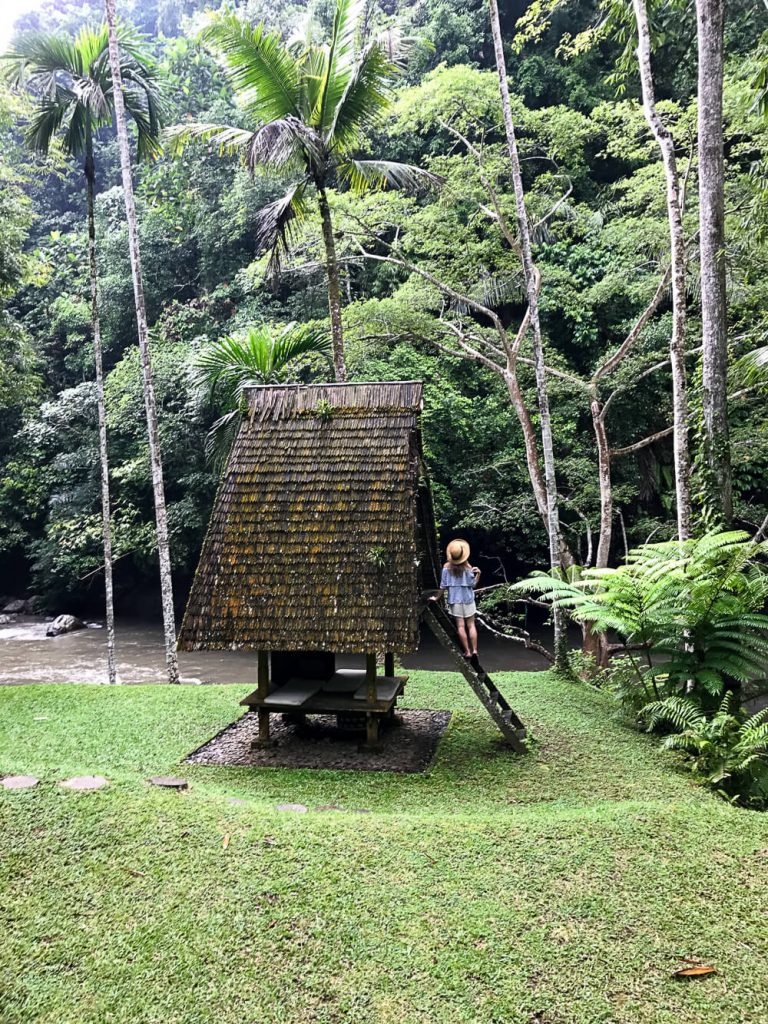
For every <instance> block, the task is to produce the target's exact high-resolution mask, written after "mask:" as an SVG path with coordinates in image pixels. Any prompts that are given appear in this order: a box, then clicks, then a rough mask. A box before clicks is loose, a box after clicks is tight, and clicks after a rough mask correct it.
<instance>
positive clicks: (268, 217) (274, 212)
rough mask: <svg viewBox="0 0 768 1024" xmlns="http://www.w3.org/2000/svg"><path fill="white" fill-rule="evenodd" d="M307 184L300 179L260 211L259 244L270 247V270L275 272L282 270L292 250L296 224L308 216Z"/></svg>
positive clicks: (258, 223)
mask: <svg viewBox="0 0 768 1024" xmlns="http://www.w3.org/2000/svg"><path fill="white" fill-rule="evenodd" d="M306 187H307V183H306V181H301V182H298V183H297V184H296V185H293V186H291V188H289V189H288V191H287V192H286V193H285V195H284V196H281V197H280V199H276V200H275V201H274V202H272V203H268V204H267V205H266V206H265V207H264V208H263V209H262V210H261V211H260V213H259V217H258V220H257V222H256V244H257V245H258V246H259V248H262V249H269V250H270V259H269V268H268V270H269V272H270V273H271V274H272V275H273V276H276V275H277V274H279V272H280V265H281V262H282V259H283V257H284V256H286V255H287V254H288V252H289V251H290V247H291V242H292V239H293V234H294V231H295V229H296V227H297V226H298V225H299V224H300V223H302V222H303V221H304V220H305V219H306V216H307V205H306V200H305V193H306Z"/></svg>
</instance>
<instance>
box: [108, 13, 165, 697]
mask: <svg viewBox="0 0 768 1024" xmlns="http://www.w3.org/2000/svg"><path fill="white" fill-rule="evenodd" d="M105 7H106V13H107V25H108V27H109V62H110V65H111V68H112V82H113V91H114V103H115V126H116V129H117V141H118V146H119V149H120V167H121V170H122V175H123V193H124V196H125V216H126V221H127V224H128V248H129V250H130V255H131V271H132V274H133V294H134V298H135V301H136V323H137V328H138V339H139V352H140V355H141V372H142V378H143V384H144V406H145V409H146V414H147V432H148V434H149V457H150V464H151V469H152V489H153V492H154V498H155V521H156V528H157V552H158V556H159V561H160V591H161V595H162V603H163V630H164V633H165V661H166V666H167V669H168V682H169V683H178V681H179V666H178V659H177V657H176V622H175V616H174V610H173V585H172V581H171V555H170V549H169V545H168V516H167V512H166V507H165V488H164V486H163V464H162V459H161V455H160V437H159V433H158V429H157V406H156V403H155V388H154V382H153V379H152V363H151V359H150V353H149V331H148V329H147V311H146V306H145V302H144V283H143V279H142V272H141V252H140V249H139V231H138V225H137V221H136V204H135V200H134V195H133V178H132V170H131V150H130V145H129V142H128V128H127V124H126V118H125V101H124V99H123V81H122V75H121V73H120V51H119V48H118V43H117V33H116V27H115V22H116V18H115V0H105Z"/></svg>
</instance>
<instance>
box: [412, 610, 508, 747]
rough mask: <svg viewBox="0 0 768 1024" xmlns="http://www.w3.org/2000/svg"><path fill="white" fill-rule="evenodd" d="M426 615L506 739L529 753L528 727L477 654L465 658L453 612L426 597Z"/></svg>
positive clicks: (429, 624) (427, 620)
mask: <svg viewBox="0 0 768 1024" xmlns="http://www.w3.org/2000/svg"><path fill="white" fill-rule="evenodd" d="M423 616H424V619H425V621H426V623H427V625H428V626H429V628H430V629H431V630H432V632H433V633H434V634H435V636H436V637H437V639H438V640H439V641H440V643H441V644H442V645H443V647H444V648H445V649H446V651H448V653H449V654H450V655H451V657H452V658H453V660H454V663H455V664H456V667H457V668H458V670H459V671H460V672H461V674H462V675H463V676H464V678H465V679H466V680H467V682H468V683H469V685H470V686H471V687H472V689H473V691H474V693H475V696H476V697H477V699H478V700H479V701H480V703H481V704H482V705H483V707H484V708H485V710H486V711H487V712H488V714H489V715H490V716H491V718H492V719H493V720H494V722H495V723H496V725H497V726H498V728H499V731H500V732H501V733H502V735H503V736H504V739H505V740H506V741H507V743H509V745H510V746H511V747H512V749H513V750H516V751H517V753H518V754H526V753H527V752H528V748H527V746H526V743H525V737H526V729H525V726H524V725H523V723H522V722H521V721H520V719H519V718H518V717H517V715H516V714H515V712H514V711H513V710H512V708H511V707H510V706H509V704H508V702H507V700H506V699H505V697H504V695H503V694H502V693H501V691H500V690H499V689H498V688H497V686H496V685H495V683H494V681H493V680H492V679H491V677H490V676H489V675H488V673H487V672H486V671H485V669H484V668H483V667H482V665H481V664H480V662H479V661H478V659H477V656H476V655H475V656H474V657H473V658H471V659H470V658H465V657H464V655H463V654H462V651H461V646H460V645H459V637H458V634H457V632H456V627H455V626H454V624H453V620H452V619H451V616H450V615H448V613H447V612H446V611H445V609H444V608H443V607H442V606H441V605H440V604H439V603H438V602H437V601H429V600H428V601H427V602H426V604H425V606H424V611H423Z"/></svg>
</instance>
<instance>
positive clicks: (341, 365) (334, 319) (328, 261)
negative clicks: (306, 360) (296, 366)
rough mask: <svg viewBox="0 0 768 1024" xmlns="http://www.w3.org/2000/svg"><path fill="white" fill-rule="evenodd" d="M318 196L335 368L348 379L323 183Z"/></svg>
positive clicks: (333, 247) (339, 377)
mask: <svg viewBox="0 0 768 1024" xmlns="http://www.w3.org/2000/svg"><path fill="white" fill-rule="evenodd" d="M317 198H318V202H319V203H320V217H321V219H322V222H323V243H324V244H325V270H326V274H327V275H328V310H329V312H330V314H331V341H332V344H333V368H334V371H335V373H336V380H337V381H345V380H346V379H347V367H346V364H345V362H344V335H343V333H342V328H341V285H340V282H339V263H338V260H337V258H336V242H335V241H334V238H333V221H332V220H331V208H330V206H329V204H328V196H327V194H326V191H325V189H324V188H323V187H322V185H320V184H318V185H317Z"/></svg>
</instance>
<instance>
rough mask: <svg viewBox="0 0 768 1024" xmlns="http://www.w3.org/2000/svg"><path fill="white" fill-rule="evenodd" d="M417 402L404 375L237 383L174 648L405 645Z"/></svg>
mask: <svg viewBox="0 0 768 1024" xmlns="http://www.w3.org/2000/svg"><path fill="white" fill-rule="evenodd" d="M421 401H422V385H421V384H420V383H417V382H404V383H375V384H342V385H334V384H319V385H310V386H282V385H281V386H276V387H259V388H253V389H251V390H250V391H249V393H248V404H249V415H248V416H247V418H246V419H245V420H244V422H243V425H242V427H241V429H240V432H239V434H238V437H237V440H236V442H235V445H234V447H233V450H232V453H231V455H230V458H229V462H228V465H227V468H226V471H225V473H224V476H223V479H222V482H221V486H220V489H219V493H218V495H217V498H216V503H215V507H214V511H213V515H212V518H211V522H210V526H209V529H208V534H207V537H206V539H205V543H204V545H203V549H202V553H201V556H200V564H199V566H198V569H197V574H196V576H195V580H194V583H193V586H192V592H191V594H190V598H189V603H188V606H187V610H186V614H185V617H184V622H183V624H182V628H181V634H180V637H179V649H180V650H185V651H190V650H201V649H203V650H204V649H222V648H245V649H252V650H259V651H299V650H303V651H334V652H352V653H364V652H372V651H380V652H381V651H394V652H399V653H406V652H410V651H414V650H415V649H416V647H417V645H418V623H419V614H420V606H419V598H420V592H421V590H422V587H423V586H424V585H425V579H426V580H427V581H429V580H430V579H431V578H430V577H429V573H427V576H426V577H425V575H424V564H423V563H424V560H425V557H426V559H427V561H428V560H429V552H430V549H433V544H434V542H433V540H431V539H429V540H427V539H425V535H424V534H425V531H424V529H423V524H422V523H421V522H420V520H421V519H422V518H423V512H422V511H421V509H422V503H421V501H420V497H419V490H420V483H421V486H422V489H423V487H424V481H423V471H422V459H421V443H420V437H419V412H420V409H421ZM429 525H431V524H428V526H427V530H428V529H429ZM426 585H434V583H433V582H432V583H430V582H427V583H426Z"/></svg>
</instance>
